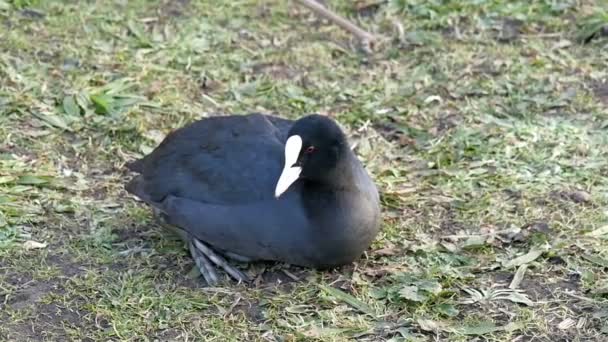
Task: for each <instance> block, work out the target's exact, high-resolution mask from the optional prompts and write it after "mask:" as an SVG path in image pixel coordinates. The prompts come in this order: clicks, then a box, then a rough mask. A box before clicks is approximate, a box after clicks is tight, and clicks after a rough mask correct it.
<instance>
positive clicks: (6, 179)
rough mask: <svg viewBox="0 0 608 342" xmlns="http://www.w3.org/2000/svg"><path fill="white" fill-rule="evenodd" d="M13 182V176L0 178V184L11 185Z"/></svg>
mask: <svg viewBox="0 0 608 342" xmlns="http://www.w3.org/2000/svg"><path fill="white" fill-rule="evenodd" d="M14 180H15V177H13V176H0V184H6V183H12V182H13V181H14Z"/></svg>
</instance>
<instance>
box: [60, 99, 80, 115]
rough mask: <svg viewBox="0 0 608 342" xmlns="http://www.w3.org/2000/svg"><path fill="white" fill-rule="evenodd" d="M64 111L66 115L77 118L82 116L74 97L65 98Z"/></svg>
mask: <svg viewBox="0 0 608 342" xmlns="http://www.w3.org/2000/svg"><path fill="white" fill-rule="evenodd" d="M63 110H64V111H65V113H66V114H68V115H72V116H77V115H80V108H79V107H78V104H77V103H76V100H75V99H74V96H72V95H68V96H66V97H64V98H63Z"/></svg>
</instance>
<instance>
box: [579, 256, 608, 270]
mask: <svg viewBox="0 0 608 342" xmlns="http://www.w3.org/2000/svg"><path fill="white" fill-rule="evenodd" d="M583 258H584V259H587V261H589V262H592V263H594V264H596V265H599V266H602V267H608V260H606V259H603V258H601V257H599V256H596V255H588V254H583Z"/></svg>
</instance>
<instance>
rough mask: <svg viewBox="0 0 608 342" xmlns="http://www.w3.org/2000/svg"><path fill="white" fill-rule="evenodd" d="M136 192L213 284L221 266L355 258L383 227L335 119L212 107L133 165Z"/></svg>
mask: <svg viewBox="0 0 608 342" xmlns="http://www.w3.org/2000/svg"><path fill="white" fill-rule="evenodd" d="M128 167H129V169H130V170H132V171H134V172H136V173H138V175H137V176H135V177H134V178H133V179H132V180H131V181H130V182H129V183H128V184H127V186H126V189H127V191H128V192H130V193H131V194H133V195H135V196H137V197H138V198H140V199H141V200H142V201H144V202H145V203H147V204H148V205H150V206H151V207H152V208H153V210H154V212H155V213H156V214H157V215H158V216H159V217H160V218H162V220H163V221H164V222H165V223H166V224H169V225H170V226H171V227H173V229H175V230H176V231H178V233H179V234H180V235H181V237H182V238H183V239H184V240H185V241H186V243H187V244H188V248H189V249H190V253H191V254H192V257H193V258H194V260H195V262H196V265H197V267H198V268H199V270H200V271H201V274H202V275H203V277H204V278H205V280H206V281H207V283H209V284H216V283H217V282H218V280H219V278H218V275H217V271H216V266H219V267H220V268H222V269H224V270H225V271H226V272H227V273H228V274H229V275H230V276H232V277H233V278H235V279H237V280H238V281H247V280H248V279H247V276H246V275H245V274H244V273H242V272H241V271H240V270H239V269H238V268H236V267H234V266H232V265H231V264H229V263H228V261H227V260H226V258H228V259H234V260H237V261H241V262H252V261H278V262H285V263H289V264H293V265H299V266H305V267H313V268H329V267H335V266H340V265H344V264H348V263H350V262H352V261H354V260H355V259H357V258H358V257H360V256H361V254H362V253H363V252H364V251H365V250H366V249H367V248H368V247H369V246H370V244H371V243H372V241H373V240H374V238H375V236H376V235H377V233H378V230H379V227H380V204H379V196H378V190H377V188H376V186H375V184H374V182H373V181H372V179H371V177H370V176H369V174H368V173H367V171H366V170H365V168H364V167H363V165H362V164H361V162H360V161H359V160H358V159H357V157H356V156H355V154H354V153H353V151H352V150H351V148H350V146H349V144H348V141H347V138H346V136H345V134H344V133H343V131H342V130H341V129H340V127H339V126H338V125H337V124H336V122H335V121H333V120H332V119H330V118H328V117H326V116H321V115H316V114H313V115H308V116H305V117H302V118H300V119H298V120H296V121H293V120H287V119H283V118H279V117H276V116H270V115H264V114H257V113H256V114H248V115H230V116H217V117H209V118H205V119H202V120H200V121H196V122H194V123H191V124H189V125H187V126H185V127H183V128H180V129H178V130H176V131H174V132H172V133H171V134H169V135H168V136H167V137H166V138H165V139H164V141H162V142H161V144H160V145H159V146H158V147H157V148H156V149H155V150H154V151H152V152H151V153H150V154H149V155H147V156H145V157H144V158H142V159H139V160H136V161H134V162H132V163H130V164H129V165H128Z"/></svg>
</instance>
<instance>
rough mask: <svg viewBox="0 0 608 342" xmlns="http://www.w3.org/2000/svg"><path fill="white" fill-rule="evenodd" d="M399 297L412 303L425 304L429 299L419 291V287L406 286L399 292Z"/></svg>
mask: <svg viewBox="0 0 608 342" xmlns="http://www.w3.org/2000/svg"><path fill="white" fill-rule="evenodd" d="M399 295H400V296H401V297H402V298H404V299H407V300H411V301H412V302H424V301H426V300H427V299H428V297H427V296H426V295H424V294H423V293H420V291H418V286H404V287H402V288H401V290H399Z"/></svg>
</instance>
